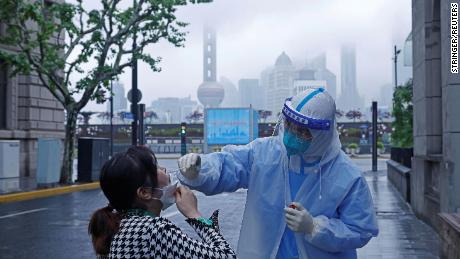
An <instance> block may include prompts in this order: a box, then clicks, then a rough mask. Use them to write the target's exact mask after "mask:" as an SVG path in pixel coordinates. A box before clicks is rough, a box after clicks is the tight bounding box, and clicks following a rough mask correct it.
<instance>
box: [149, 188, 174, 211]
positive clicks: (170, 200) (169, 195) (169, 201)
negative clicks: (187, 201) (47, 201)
mask: <svg viewBox="0 0 460 259" xmlns="http://www.w3.org/2000/svg"><path fill="white" fill-rule="evenodd" d="M155 189H156V190H161V192H162V194H161V197H160V198H153V199H155V200H159V201H161V203H162V204H163V207H162V208H161V210H166V209H167V208H169V207H170V206H171V205H173V204H174V203H176V196H175V195H174V193H175V192H176V189H177V182H175V183H171V184H169V185H167V186H165V187H163V188H155Z"/></svg>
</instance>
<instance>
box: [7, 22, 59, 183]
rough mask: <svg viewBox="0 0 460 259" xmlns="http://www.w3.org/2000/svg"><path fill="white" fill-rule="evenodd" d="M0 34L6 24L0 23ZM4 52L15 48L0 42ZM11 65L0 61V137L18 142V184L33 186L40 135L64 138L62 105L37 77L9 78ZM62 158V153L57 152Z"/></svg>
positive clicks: (15, 49) (41, 136) (13, 50)
mask: <svg viewBox="0 0 460 259" xmlns="http://www.w3.org/2000/svg"><path fill="white" fill-rule="evenodd" d="M0 28H1V30H0V37H1V36H2V35H4V34H2V33H5V32H6V31H5V25H1V26H0ZM0 49H2V50H3V51H10V52H15V51H18V49H17V48H15V47H14V46H5V45H1V44H0ZM11 69H12V68H11V67H9V66H7V65H6V64H5V62H4V61H2V60H0V140H19V141H20V177H21V178H20V180H21V181H20V187H21V189H28V188H33V187H34V185H35V178H36V168H37V141H38V139H39V138H58V139H64V136H65V133H64V119H65V118H64V117H65V115H64V109H63V106H62V105H61V104H60V103H59V102H58V101H57V100H56V99H55V98H54V97H53V96H52V94H51V93H50V92H49V90H48V89H47V88H46V87H44V86H43V85H42V84H41V82H40V80H39V78H38V76H37V75H36V74H34V73H31V74H30V75H22V74H19V75H16V76H13V77H11V75H10V73H11ZM57 156H58V157H61V154H57Z"/></svg>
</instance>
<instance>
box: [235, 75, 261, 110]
mask: <svg viewBox="0 0 460 259" xmlns="http://www.w3.org/2000/svg"><path fill="white" fill-rule="evenodd" d="M238 89H239V92H240V105H241V106H242V107H250V106H252V108H254V109H256V110H262V109H263V99H262V98H261V96H260V95H261V94H260V93H261V87H260V86H259V80H258V79H240V80H239V81H238Z"/></svg>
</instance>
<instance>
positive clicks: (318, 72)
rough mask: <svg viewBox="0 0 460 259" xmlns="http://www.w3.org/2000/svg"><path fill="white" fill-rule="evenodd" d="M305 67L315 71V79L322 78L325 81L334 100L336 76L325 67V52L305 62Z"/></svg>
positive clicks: (335, 96)
mask: <svg viewBox="0 0 460 259" xmlns="http://www.w3.org/2000/svg"><path fill="white" fill-rule="evenodd" d="M307 68H309V69H312V70H314V71H315V79H316V80H324V81H326V82H327V88H326V89H327V91H328V92H329V94H330V95H331V96H332V98H334V100H336V98H337V77H336V76H335V74H334V73H332V72H331V71H330V70H329V69H327V61H326V54H325V53H322V54H321V55H319V56H318V57H316V58H313V59H312V60H310V61H309V62H307Z"/></svg>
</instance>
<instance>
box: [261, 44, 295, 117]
mask: <svg viewBox="0 0 460 259" xmlns="http://www.w3.org/2000/svg"><path fill="white" fill-rule="evenodd" d="M294 71H295V67H294V66H293V64H292V61H291V58H289V56H288V55H286V53H285V52H283V53H281V55H279V56H278V58H277V59H276V62H275V67H274V68H273V69H271V70H270V72H268V88H267V89H266V91H267V92H266V101H267V110H269V111H272V113H273V115H274V116H276V117H277V114H278V113H279V112H280V111H281V109H282V108H283V104H284V101H285V100H286V98H288V97H290V96H291V94H292V85H293V80H294V74H295V73H294Z"/></svg>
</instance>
